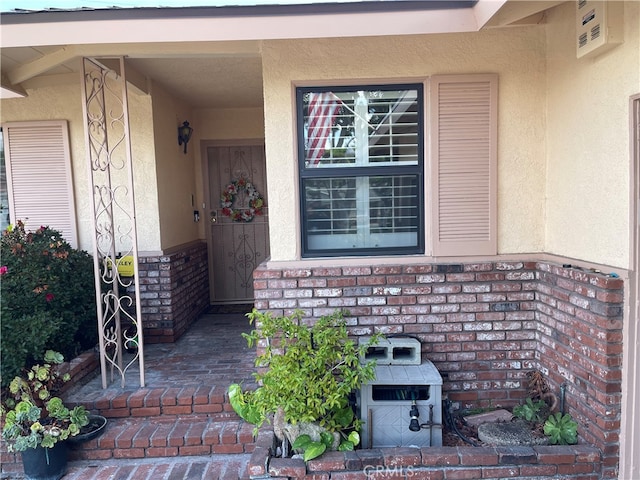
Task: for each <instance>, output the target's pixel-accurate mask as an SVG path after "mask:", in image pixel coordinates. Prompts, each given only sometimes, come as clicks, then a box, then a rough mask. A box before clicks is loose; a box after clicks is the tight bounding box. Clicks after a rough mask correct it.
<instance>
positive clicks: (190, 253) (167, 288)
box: [138, 242, 209, 343]
mask: <svg viewBox="0 0 640 480" xmlns="http://www.w3.org/2000/svg"><path fill="white" fill-rule="evenodd" d="M138 260H139V262H138V263H139V277H140V298H141V308H142V323H143V326H144V341H145V342H146V343H167V342H175V341H176V340H177V339H178V338H179V337H180V336H181V335H182V334H183V333H184V332H185V331H186V330H187V328H188V327H189V325H191V324H192V323H193V322H194V321H195V320H196V319H197V318H198V316H199V315H200V314H201V313H202V312H203V311H204V310H206V309H207V308H208V307H209V273H208V264H207V261H208V260H207V245H206V243H204V242H203V243H197V244H192V245H189V246H186V247H184V248H183V249H181V250H179V251H177V252H174V253H171V254H168V255H162V256H158V257H140V258H139V259H138Z"/></svg>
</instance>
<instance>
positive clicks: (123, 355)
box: [82, 57, 145, 388]
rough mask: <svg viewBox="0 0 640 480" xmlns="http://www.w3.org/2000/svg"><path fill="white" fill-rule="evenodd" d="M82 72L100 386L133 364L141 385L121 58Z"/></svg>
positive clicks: (88, 64) (89, 64) (91, 63)
mask: <svg viewBox="0 0 640 480" xmlns="http://www.w3.org/2000/svg"><path fill="white" fill-rule="evenodd" d="M114 60H115V63H114V62H113V61H114ZM105 64H109V65H112V64H113V65H114V68H113V69H111V68H108V67H107V66H105ZM82 78H83V81H82V96H83V113H84V121H85V125H84V127H85V128H84V130H85V144H86V148H87V161H88V164H89V165H88V166H89V169H88V173H89V185H90V186H91V191H92V195H90V198H91V209H92V213H93V215H92V220H93V222H92V225H93V232H94V235H93V238H94V242H93V244H94V252H93V259H94V271H95V278H96V282H95V289H96V303H97V313H98V333H99V342H100V367H101V371H102V387H103V388H107V383H108V381H107V377H108V373H110V382H113V381H114V379H115V377H116V374H117V375H119V376H120V380H121V384H122V387H124V386H125V384H126V378H125V377H126V373H127V372H128V371H129V370H135V367H136V366H137V367H139V371H140V386H141V387H142V386H144V383H145V380H144V343H143V338H142V323H141V319H142V315H141V307H140V302H137V301H136V299H139V298H140V287H139V285H140V282H139V278H138V246H137V244H138V242H137V233H136V232H137V227H136V215H135V199H134V189H133V165H132V157H131V143H130V137H129V112H128V97H127V83H126V77H125V65H124V58H123V57H119V58H117V59H109V60H105V59H89V58H83V59H82ZM125 263H127V265H128V266H133V272H132V273H133V275H131V276H129V273H130V272H124V271H123V270H124V269H123V268H119V267H124V264H125ZM119 270H120V271H119ZM124 273H126V275H127V276H125V275H124Z"/></svg>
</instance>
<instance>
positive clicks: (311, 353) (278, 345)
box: [228, 309, 381, 460]
mask: <svg viewBox="0 0 640 480" xmlns="http://www.w3.org/2000/svg"><path fill="white" fill-rule="evenodd" d="M248 317H249V318H250V320H251V322H252V323H254V324H255V325H256V327H257V329H256V330H253V331H252V332H251V333H250V334H243V336H244V337H245V338H246V339H247V342H248V344H249V346H250V347H253V346H255V345H257V344H258V343H259V344H260V345H261V346H265V350H264V352H263V353H262V354H260V355H258V357H257V359H256V366H257V367H258V368H259V372H258V373H256V374H254V376H255V378H256V380H257V381H258V383H259V384H260V386H259V387H258V388H257V389H256V390H254V391H246V392H243V391H242V388H241V386H240V385H238V384H233V385H231V386H230V387H229V390H228V394H229V400H230V403H231V405H232V407H233V408H234V410H235V411H236V412H237V413H238V414H239V415H240V416H241V417H242V418H244V419H245V420H246V421H248V422H249V423H253V424H255V425H257V426H260V425H262V424H263V422H265V421H266V420H267V419H268V418H269V417H270V415H272V414H276V412H278V410H282V412H283V415H284V420H285V422H287V423H290V424H294V425H295V424H297V423H300V422H316V423H317V424H319V425H320V426H321V427H322V428H324V429H325V430H326V434H325V437H326V438H322V439H321V441H315V442H314V441H311V439H310V438H309V439H308V441H307V438H306V437H307V436H306V435H302V436H301V437H298V438H297V439H290V440H291V443H292V444H294V445H295V446H294V448H296V449H300V450H304V452H305V455H304V458H305V460H308V459H311V458H314V457H315V456H318V455H320V454H322V452H324V450H325V449H326V448H327V447H328V446H330V445H331V444H332V441H333V438H334V437H333V436H332V434H333V433H336V434H338V436H339V438H340V442H339V449H340V450H353V448H354V447H355V446H356V445H357V444H358V442H359V441H360V437H359V435H358V433H357V431H358V430H359V429H360V427H361V423H362V422H361V421H360V420H358V419H357V418H356V417H355V415H354V412H353V408H352V406H351V404H350V396H351V395H352V394H353V392H354V391H356V390H357V389H359V388H360V386H361V385H362V384H363V383H364V382H366V381H369V380H372V379H373V378H375V363H374V362H366V363H364V364H363V363H361V359H362V358H363V356H364V352H366V350H367V348H369V347H370V346H371V345H373V344H375V343H377V341H378V340H379V339H380V337H381V336H380V335H374V336H373V337H372V338H371V339H370V341H369V342H368V343H366V344H362V345H358V343H357V342H356V341H354V340H352V339H349V338H348V332H347V324H346V320H345V319H344V318H343V313H342V312H341V311H336V312H334V313H333V314H332V315H327V316H323V317H321V318H319V319H318V320H316V321H315V322H314V323H313V325H306V324H305V323H304V320H303V318H302V312H300V311H297V312H295V313H294V314H293V315H291V316H288V317H287V316H281V317H273V316H271V314H270V313H260V312H258V311H257V310H255V309H254V310H253V312H252V313H250V314H248ZM274 423H275V422H274Z"/></svg>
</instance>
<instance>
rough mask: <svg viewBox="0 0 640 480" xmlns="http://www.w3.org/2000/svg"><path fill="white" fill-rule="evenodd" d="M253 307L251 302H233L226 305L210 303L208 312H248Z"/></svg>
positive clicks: (218, 313)
mask: <svg viewBox="0 0 640 480" xmlns="http://www.w3.org/2000/svg"><path fill="white" fill-rule="evenodd" d="M252 309H253V303H234V304H227V305H211V306H210V307H209V313H213V314H216V315H222V314H230V313H242V314H245V313H249V312H250V311H251V310H252Z"/></svg>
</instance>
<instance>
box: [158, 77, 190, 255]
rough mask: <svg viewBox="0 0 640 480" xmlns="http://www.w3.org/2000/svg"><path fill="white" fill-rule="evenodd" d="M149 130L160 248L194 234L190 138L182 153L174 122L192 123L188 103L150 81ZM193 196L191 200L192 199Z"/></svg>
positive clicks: (173, 244)
mask: <svg viewBox="0 0 640 480" xmlns="http://www.w3.org/2000/svg"><path fill="white" fill-rule="evenodd" d="M151 98H152V102H153V130H154V144H155V156H156V158H155V174H156V176H157V180H158V186H157V188H158V211H159V212H158V215H159V222H160V224H159V226H160V238H161V248H162V249H163V250H164V249H167V248H171V247H175V246H178V245H181V244H184V243H188V242H191V241H193V240H195V239H197V238H198V224H197V223H196V222H194V221H193V210H194V209H195V208H196V185H195V161H194V158H195V156H194V148H193V145H194V143H196V142H194V141H193V138H192V140H191V141H190V142H189V144H188V146H187V153H186V154H185V153H184V150H183V149H184V146H179V145H178V126H179V125H182V122H184V121H190V123H193V117H192V111H191V109H190V107H189V106H188V105H186V104H185V103H183V102H181V101H180V100H178V99H177V98H175V97H173V96H171V95H170V94H168V93H167V92H166V91H165V90H164V89H163V88H162V87H161V86H160V85H158V84H157V83H154V84H153V89H152V97H151ZM192 199H193V203H192Z"/></svg>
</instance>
